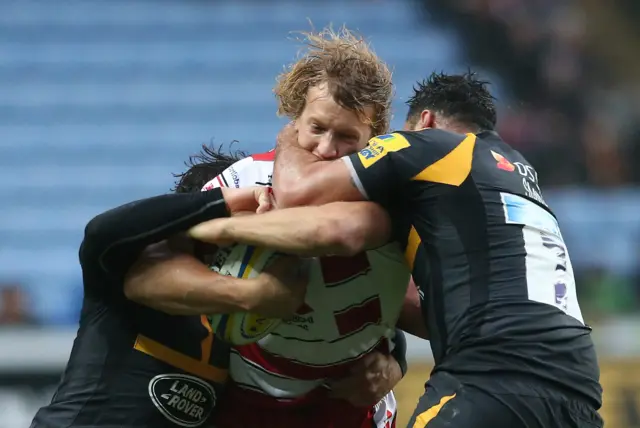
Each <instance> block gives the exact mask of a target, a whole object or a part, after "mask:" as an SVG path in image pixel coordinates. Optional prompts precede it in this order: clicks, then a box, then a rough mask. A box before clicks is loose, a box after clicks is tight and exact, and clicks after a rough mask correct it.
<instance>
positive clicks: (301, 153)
mask: <svg viewBox="0 0 640 428" xmlns="http://www.w3.org/2000/svg"><path fill="white" fill-rule="evenodd" d="M273 193H274V196H275V199H276V201H277V204H278V207H279V208H288V207H294V206H303V205H321V204H326V203H329V202H335V201H362V200H364V197H363V196H362V194H361V193H360V191H359V190H358V189H357V188H356V187H355V185H354V184H353V182H352V179H351V176H350V172H349V171H348V169H347V167H346V165H344V163H343V162H342V161H340V160H337V161H322V160H320V159H318V158H317V157H316V156H314V155H313V154H311V153H310V152H308V151H306V150H304V149H302V148H301V147H300V146H299V145H298V144H297V143H281V144H279V145H278V149H277V150H276V160H275V166H274V174H273Z"/></svg>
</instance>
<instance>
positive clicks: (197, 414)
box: [149, 374, 216, 427]
mask: <svg viewBox="0 0 640 428" xmlns="http://www.w3.org/2000/svg"><path fill="white" fill-rule="evenodd" d="M149 395H150V396H151V400H152V401H153V404H154V405H155V406H156V407H157V408H158V410H160V412H161V413H162V414H163V415H164V416H165V417H166V418H167V419H169V420H170V421H171V422H173V423H174V424H176V425H180V426H183V427H198V426H200V425H202V424H203V423H204V422H205V421H206V420H207V419H208V417H209V415H210V414H211V411H212V410H213V408H214V407H215V405H216V393H215V391H214V390H213V387H212V386H211V385H209V384H208V383H206V382H204V381H202V380H201V379H198V378H197V377H194V376H189V375H183V374H162V375H158V376H156V377H154V378H153V379H151V382H149Z"/></svg>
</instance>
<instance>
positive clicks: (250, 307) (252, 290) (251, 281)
mask: <svg viewBox="0 0 640 428" xmlns="http://www.w3.org/2000/svg"><path fill="white" fill-rule="evenodd" d="M235 282H236V287H235V288H236V290H238V297H239V298H238V301H237V302H236V304H237V306H238V309H239V312H248V313H257V311H258V308H259V305H260V299H261V294H260V290H261V288H262V287H261V284H260V281H259V279H258V278H246V279H245V278H235Z"/></svg>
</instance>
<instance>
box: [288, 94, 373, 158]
mask: <svg viewBox="0 0 640 428" xmlns="http://www.w3.org/2000/svg"><path fill="white" fill-rule="evenodd" d="M365 111H366V113H367V116H368V117H369V118H371V117H372V116H373V109H366V110H365ZM296 129H297V130H298V142H299V143H300V145H301V146H302V148H304V149H306V150H309V151H310V152H311V153H313V154H314V155H316V156H317V157H319V158H320V159H323V160H331V159H337V158H339V157H342V156H345V155H348V154H351V153H355V152H357V151H358V150H360V149H363V148H364V147H365V146H366V145H367V142H368V141H369V139H370V138H371V137H372V136H373V135H371V127H370V126H369V125H368V124H367V123H365V122H363V121H362V120H360V118H359V117H358V115H357V113H356V112H355V111H352V110H348V109H345V108H343V107H342V106H340V105H339V104H338V103H337V102H335V100H334V99H333V97H332V96H331V95H330V94H329V92H328V90H327V86H326V85H320V86H314V87H312V88H310V89H309V92H308V93H307V103H306V106H305V108H304V111H303V112H302V114H301V115H300V117H299V118H298V120H296Z"/></svg>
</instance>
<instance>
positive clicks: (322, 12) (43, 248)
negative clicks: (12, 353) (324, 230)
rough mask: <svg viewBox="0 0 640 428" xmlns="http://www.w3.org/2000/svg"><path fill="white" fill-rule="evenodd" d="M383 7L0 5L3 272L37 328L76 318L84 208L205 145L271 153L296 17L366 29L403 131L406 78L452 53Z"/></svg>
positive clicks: (138, 186) (167, 172)
mask: <svg viewBox="0 0 640 428" xmlns="http://www.w3.org/2000/svg"><path fill="white" fill-rule="evenodd" d="M382 3H384V4H385V5H386V6H387V7H379V6H380V4H382ZM18 4H19V5H20V6H19V7H18V6H17V5H18ZM394 4H396V7H393V8H389V7H388V5H389V3H388V2H384V1H381V2H375V1H365V0H358V1H349V2H346V1H340V0H333V1H324V2H301V1H280V2H267V1H264V2H262V1H257V2H246V1H227V2H214V1H189V2H185V1H178V0H175V1H163V2H157V1H136V2H129V1H118V0H111V1H109V2H94V1H86V2H45V3H42V2H33V3H31V2H19V1H14V0H7V1H3V2H2V4H1V5H0V94H2V95H1V96H0V154H1V155H0V198H2V200H3V201H5V203H4V204H3V207H2V209H1V210H0V266H2V277H3V278H11V279H14V278H18V279H19V280H21V281H25V285H26V286H27V287H28V290H29V291H30V295H31V297H32V299H33V302H32V307H33V313H34V314H37V317H38V318H39V319H40V321H41V322H46V323H69V322H72V320H73V319H74V317H75V313H76V311H77V303H78V298H79V296H80V295H81V278H80V275H79V268H78V263H77V250H78V244H79V243H80V241H81V239H82V230H83V227H84V225H85V224H86V222H87V221H88V220H89V219H90V218H91V217H93V216H94V215H95V214H97V213H99V212H101V211H104V210H105V209H107V208H109V207H113V206H115V205H118V204H121V203H123V202H126V201H129V200H132V199H136V198H142V197H146V196H150V195H153V194H158V193H163V192H167V191H168V190H169V189H170V187H171V185H172V177H171V172H176V171H181V170H182V167H183V161H184V160H185V159H186V158H187V157H188V155H189V154H192V153H194V152H195V151H197V150H198V149H199V145H200V144H201V143H206V142H209V141H211V139H212V138H213V141H214V142H216V143H219V144H222V143H227V142H229V141H231V140H234V139H236V140H239V141H240V143H239V144H237V145H236V147H237V148H238V149H243V150H246V151H249V152H255V151H262V150H267V149H269V148H270V147H271V145H272V144H273V142H274V139H275V135H276V134H277V131H278V129H279V127H280V126H281V125H282V123H283V120H282V119H278V118H277V117H276V116H275V101H274V98H273V95H272V92H271V88H272V86H273V83H274V79H275V76H276V75H277V74H278V73H279V72H280V71H281V70H282V68H283V65H284V64H286V63H288V62H290V61H291V60H292V59H293V58H294V56H295V54H296V51H297V49H298V48H299V46H300V45H299V44H297V43H295V41H293V40H292V38H293V37H295V34H291V33H290V32H291V31H293V30H308V29H309V28H310V26H309V23H308V21H307V18H310V19H311V20H312V21H313V24H314V25H315V27H316V28H320V27H322V26H324V25H326V24H328V23H333V24H334V25H335V26H339V25H341V24H343V23H346V24H347V25H348V26H349V27H350V28H352V29H357V30H359V31H360V32H361V33H362V34H364V35H366V36H368V37H369V39H370V40H371V41H372V43H373V45H374V47H375V49H376V50H377V51H378V53H379V54H380V55H381V56H382V57H383V58H384V59H385V60H387V61H388V62H389V63H390V64H391V65H392V66H393V67H394V69H395V70H397V71H396V72H395V75H394V76H395V83H396V85H397V91H398V97H397V100H396V105H395V106H396V112H397V116H398V117H396V119H395V121H394V125H396V126H397V125H399V124H400V123H401V119H402V116H403V115H404V113H405V109H404V108H403V107H402V100H403V99H404V98H405V97H406V95H407V94H408V93H409V90H410V89H411V85H412V84H413V83H414V80H415V79H416V78H419V77H420V76H422V75H424V74H425V73H426V72H428V71H431V70H433V69H434V68H436V69H445V70H447V69H452V68H453V67H456V66H457V65H458V61H459V59H458V56H459V53H458V52H459V49H458V46H457V44H456V40H455V37H454V35H453V34H452V33H450V32H443V31H442V30H438V29H437V28H428V27H425V26H424V24H422V23H421V22H420V17H419V16H417V12H416V9H414V8H413V7H412V5H411V2H394Z"/></svg>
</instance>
